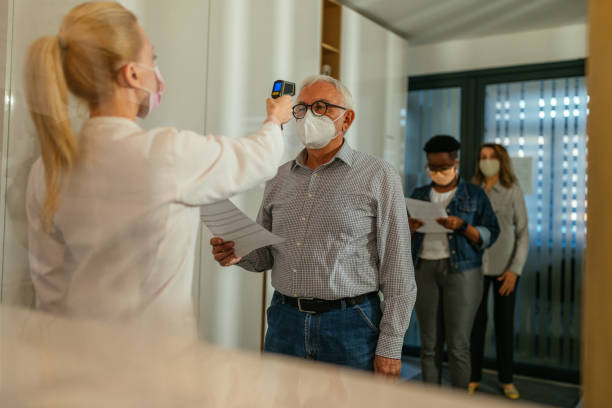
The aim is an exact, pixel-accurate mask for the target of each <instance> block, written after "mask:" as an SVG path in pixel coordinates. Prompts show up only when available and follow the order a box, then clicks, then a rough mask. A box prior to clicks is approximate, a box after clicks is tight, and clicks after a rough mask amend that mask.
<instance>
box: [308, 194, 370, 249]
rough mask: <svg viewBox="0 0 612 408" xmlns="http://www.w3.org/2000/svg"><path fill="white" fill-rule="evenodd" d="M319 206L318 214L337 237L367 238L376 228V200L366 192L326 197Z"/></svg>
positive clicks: (345, 238) (347, 238)
mask: <svg viewBox="0 0 612 408" xmlns="http://www.w3.org/2000/svg"><path fill="white" fill-rule="evenodd" d="M317 207H318V208H317V211H316V213H317V215H316V216H320V217H321V218H322V219H321V222H322V225H324V226H327V227H328V230H329V232H330V235H332V236H335V237H336V238H337V239H338V238H339V239H341V240H343V241H353V240H357V239H365V238H366V237H367V235H368V234H370V233H372V232H374V231H375V230H376V202H375V200H374V199H373V198H372V197H370V196H368V195H366V194H342V195H336V196H334V197H325V198H324V199H322V200H321V202H320V203H319V205H318V206H317Z"/></svg>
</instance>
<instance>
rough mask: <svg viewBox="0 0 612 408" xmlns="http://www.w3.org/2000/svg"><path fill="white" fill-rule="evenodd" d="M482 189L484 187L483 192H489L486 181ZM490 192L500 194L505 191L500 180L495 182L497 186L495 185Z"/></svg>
mask: <svg viewBox="0 0 612 408" xmlns="http://www.w3.org/2000/svg"><path fill="white" fill-rule="evenodd" d="M481 187H482V189H483V190H485V191H486V190H487V183H486V182H485V181H483V182H482V185H481ZM490 191H495V192H496V193H499V192H501V191H503V186H502V185H501V183H500V181H499V180H497V181H496V182H495V184H493V187H491V190H490Z"/></svg>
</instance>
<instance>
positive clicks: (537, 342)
mask: <svg viewBox="0 0 612 408" xmlns="http://www.w3.org/2000/svg"><path fill="white" fill-rule="evenodd" d="M587 103H588V95H587V91H586V86H585V81H584V78H583V77H576V78H562V79H555V80H547V81H530V82H513V83H506V84H494V85H489V86H487V87H486V107H485V111H486V113H485V140H486V141H488V142H497V143H501V144H503V145H505V146H506V148H507V149H508V151H509V153H510V156H511V157H512V158H513V161H514V167H515V170H517V175H519V180H520V182H521V185H522V187H523V189H524V190H525V199H526V203H527V211H528V215H529V233H530V253H529V258H528V260H527V264H526V266H525V270H524V271H523V275H522V277H521V281H520V284H519V288H518V292H517V306H516V315H515V316H516V317H515V319H516V321H515V341H516V349H515V361H516V362H519V363H520V362H524V363H529V364H536V365H540V366H550V367H557V368H564V369H572V370H577V369H578V368H579V357H580V325H581V322H580V310H581V308H580V305H581V276H582V264H583V252H584V246H585V234H586V206H587V200H586V195H587V188H586V167H587V149H586V140H587V135H586V117H587V115H588V109H587ZM489 309H490V310H489V313H490V314H489V315H490V316H492V303H491V300H490V304H489ZM491 326H492V325H489V328H488V332H487V341H486V351H485V353H486V355H487V356H488V357H493V358H494V357H495V343H494V342H495V339H494V334H493V330H492V327H491Z"/></svg>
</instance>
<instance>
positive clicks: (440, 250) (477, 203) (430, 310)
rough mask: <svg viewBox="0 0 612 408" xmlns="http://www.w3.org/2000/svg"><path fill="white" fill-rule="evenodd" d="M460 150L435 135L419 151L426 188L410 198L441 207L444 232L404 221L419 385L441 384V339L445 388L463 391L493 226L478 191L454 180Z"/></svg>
mask: <svg viewBox="0 0 612 408" xmlns="http://www.w3.org/2000/svg"><path fill="white" fill-rule="evenodd" d="M460 147H461V145H460V144H459V142H458V141H457V140H456V139H454V138H453V137H451V136H446V135H438V136H435V137H433V138H432V139H431V140H429V141H428V142H427V143H426V144H425V148H424V150H425V152H426V153H427V167H428V170H429V176H430V178H431V179H432V184H429V185H426V186H423V187H419V188H417V189H415V190H414V191H413V192H412V195H411V198H413V199H417V200H423V201H431V202H434V203H438V204H441V205H442V206H443V207H444V208H445V209H446V212H447V214H448V217H447V218H440V219H438V220H436V222H438V223H439V224H440V225H442V226H444V227H445V228H446V229H447V230H448V231H447V232H443V233H421V232H419V231H418V230H419V229H420V228H421V227H422V226H423V225H424V223H423V221H421V220H417V219H414V218H410V220H409V221H410V231H411V232H412V234H413V240H412V256H413V259H414V264H415V266H416V271H415V275H416V282H417V287H418V295H417V300H416V304H415V310H416V314H417V318H418V321H419V330H420V335H421V367H422V373H423V381H425V382H429V383H438V384H439V383H440V382H441V365H442V355H443V348H444V340H445V339H446V345H447V352H448V360H449V366H450V373H451V383H452V385H453V386H454V387H458V388H463V389H466V390H467V388H468V383H469V380H470V334H471V331H472V325H473V322H474V316H475V314H476V311H477V309H478V306H479V304H480V299H481V298H482V288H483V283H482V281H483V277H482V271H481V267H482V255H483V251H484V250H485V249H486V248H488V247H490V246H491V245H492V244H493V243H494V242H495V240H496V239H497V237H498V235H499V225H498V223H497V218H496V216H495V213H494V211H493V208H492V207H491V203H490V202H489V199H488V198H487V195H486V193H485V192H484V190H482V188H480V187H478V186H476V185H475V184H471V183H468V182H464V181H462V180H461V179H460V178H459V172H458V167H459V160H458V159H457V157H458V154H457V152H458V150H459V148H460Z"/></svg>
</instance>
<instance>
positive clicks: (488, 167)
mask: <svg viewBox="0 0 612 408" xmlns="http://www.w3.org/2000/svg"><path fill="white" fill-rule="evenodd" d="M480 171H482V174H484V175H485V177H493V176H495V175H496V174H497V173H499V160H496V159H493V160H487V159H482V160H480Z"/></svg>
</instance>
